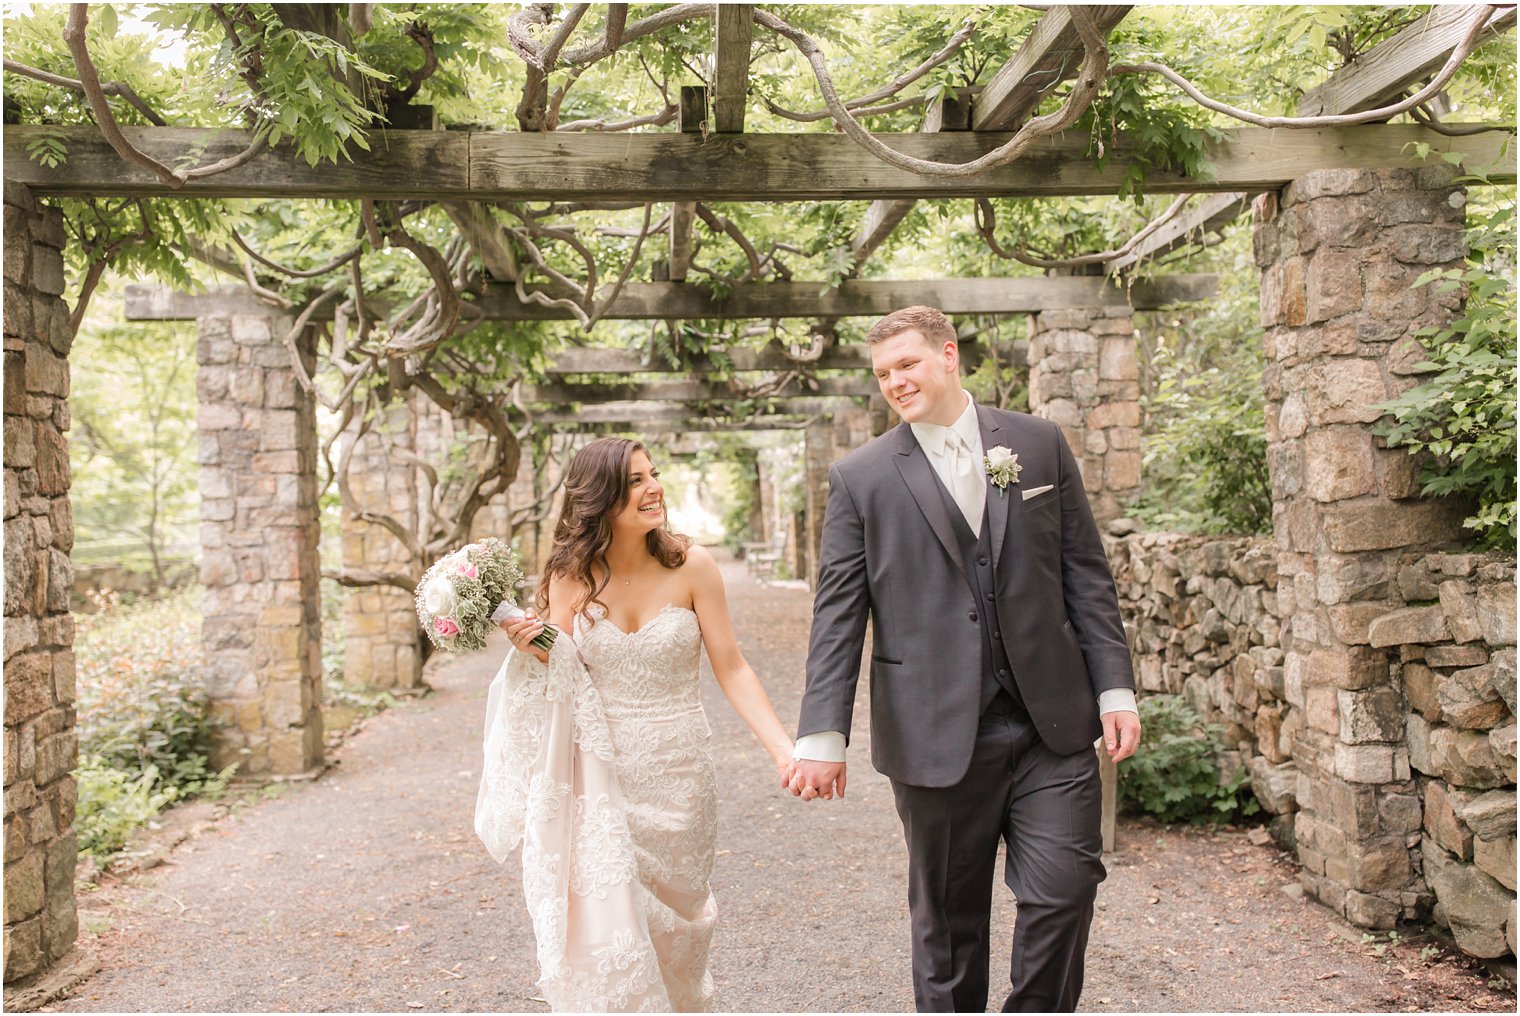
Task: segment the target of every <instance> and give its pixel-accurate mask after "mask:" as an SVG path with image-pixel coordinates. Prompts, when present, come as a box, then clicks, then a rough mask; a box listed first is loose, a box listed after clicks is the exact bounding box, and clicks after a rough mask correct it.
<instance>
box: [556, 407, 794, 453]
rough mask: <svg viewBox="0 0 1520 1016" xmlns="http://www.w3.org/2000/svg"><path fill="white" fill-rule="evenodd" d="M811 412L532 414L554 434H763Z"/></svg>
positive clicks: (785, 427) (788, 426)
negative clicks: (596, 417) (601, 417)
mask: <svg viewBox="0 0 1520 1016" xmlns="http://www.w3.org/2000/svg"><path fill="white" fill-rule="evenodd" d="M813 419H814V417H812V416H793V415H790V414H784V413H778V414H777V415H775V416H763V417H760V418H758V419H754V420H722V419H714V418H712V417H710V416H691V415H688V416H672V417H657V418H654V419H646V420H611V421H591V420H578V419H573V418H569V417H567V416H565V414H558V416H556V417H555V418H553V419H549V418H546V417H543V416H538V415H535V416H534V417H533V420H534V422H535V423H542V424H544V425H545V426H551V425H552V426H553V427H554V432H555V433H556V434H615V433H623V432H631V433H634V434H671V435H680V434H691V433H706V434H763V433H765V432H767V431H777V430H797V431H800V430H802V429H804V428H805V427H807V425H808V424H809V423H811V422H812V421H813ZM654 451H655V460H656V461H659V460H660V458H661V457H662V456H661V453H662V452H663V451H664V449H663V448H660V449H655V450H654Z"/></svg>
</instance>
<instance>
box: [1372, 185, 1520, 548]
mask: <svg viewBox="0 0 1520 1016" xmlns="http://www.w3.org/2000/svg"><path fill="white" fill-rule="evenodd" d="M1464 179H1475V178H1472V177H1468V178H1464ZM1476 179H1479V180H1480V181H1481V179H1482V178H1481V177H1478V178H1476ZM1468 222H1469V228H1468V245H1469V251H1470V253H1469V256H1468V263H1467V265H1466V266H1465V267H1464V268H1460V269H1458V268H1450V269H1445V270H1434V271H1430V272H1426V273H1425V274H1424V275H1422V276H1421V277H1420V278H1419V279H1418V280H1416V281H1415V287H1416V288H1418V287H1420V286H1431V287H1432V288H1433V290H1434V292H1435V293H1448V292H1451V291H1453V290H1457V289H1458V288H1459V287H1462V286H1466V287H1467V304H1466V307H1465V308H1464V311H1463V314H1462V316H1461V317H1459V318H1457V319H1456V320H1455V321H1453V322H1452V323H1451V324H1450V325H1448V326H1446V327H1445V328H1439V329H1438V328H1425V329H1422V330H1420V331H1419V332H1418V333H1416V334H1417V335H1418V336H1419V338H1420V340H1421V341H1422V342H1423V343H1424V345H1425V348H1426V349H1427V350H1428V351H1429V354H1430V355H1429V356H1428V357H1427V359H1426V360H1425V361H1424V362H1422V363H1421V364H1419V367H1420V368H1421V369H1423V370H1426V371H1431V372H1432V373H1434V375H1435V376H1434V377H1431V378H1430V379H1429V380H1427V381H1426V382H1425V383H1424V384H1421V385H1419V386H1417V387H1415V388H1411V389H1410V390H1409V391H1407V392H1405V393H1404V394H1403V395H1401V396H1399V397H1398V398H1396V399H1393V400H1392V401H1390V402H1388V403H1385V404H1384V405H1383V406H1382V408H1383V409H1384V410H1386V411H1387V412H1388V413H1389V414H1390V418H1389V419H1386V420H1384V421H1383V422H1382V423H1381V424H1380V425H1379V427H1378V433H1380V434H1382V435H1383V436H1385V437H1386V438H1387V439H1388V444H1389V446H1390V447H1406V448H1408V449H1409V453H1410V454H1411V455H1422V456H1424V458H1425V463H1424V468H1423V469H1422V470H1421V473H1420V492H1421V493H1422V494H1426V495H1430V496H1434V497H1447V496H1456V497H1461V498H1466V499H1469V500H1470V501H1472V502H1473V503H1475V505H1476V509H1475V510H1474V511H1473V512H1472V513H1471V514H1470V515H1469V516H1468V517H1467V519H1466V520H1465V521H1464V522H1463V523H1462V524H1463V525H1464V526H1465V527H1467V528H1468V529H1471V530H1473V531H1474V536H1475V537H1476V539H1477V541H1478V542H1479V543H1482V544H1485V545H1488V546H1494V547H1501V548H1504V549H1512V548H1513V547H1514V545H1515V533H1516V527H1515V449H1516V445H1515V392H1516V385H1515V351H1516V346H1515V327H1516V325H1515V321H1516V319H1515V204H1514V200H1513V198H1512V197H1510V198H1507V199H1506V198H1501V199H1500V202H1499V206H1498V207H1497V208H1496V209H1493V210H1487V211H1472V212H1470V213H1469V216H1468Z"/></svg>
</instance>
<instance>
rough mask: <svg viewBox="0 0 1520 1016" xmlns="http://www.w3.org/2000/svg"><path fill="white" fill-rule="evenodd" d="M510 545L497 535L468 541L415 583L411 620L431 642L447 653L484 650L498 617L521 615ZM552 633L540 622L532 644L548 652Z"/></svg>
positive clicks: (517, 572) (514, 558)
mask: <svg viewBox="0 0 1520 1016" xmlns="http://www.w3.org/2000/svg"><path fill="white" fill-rule="evenodd" d="M522 577H523V576H522V569H521V568H520V567H518V565H517V555H515V554H513V553H512V548H510V547H508V546H507V545H506V544H504V543H502V542H501V541H500V540H497V539H490V538H488V539H484V540H481V541H480V542H479V543H471V544H468V545H466V546H464V547H461V548H460V549H458V550H456V551H454V552H453V553H452V554H447V555H445V556H444V557H441V558H439V559H438V561H437V562H436V563H434V565H433V567H431V568H429V569H428V570H427V574H425V575H423V576H422V581H421V582H420V583H418V585H417V620H419V621H421V622H422V628H423V630H424V631H426V632H427V634H428V638H430V639H431V640H432V641H433V645H435V646H437V647H438V648H439V649H442V650H444V651H445V652H450V653H472V652H478V651H480V650H481V649H484V648H485V646H486V636H487V635H489V634H490V632H491V629H492V628H494V627H496V622H498V621H508V620H513V619H515V618H518V617H521V616H522V615H523V610H522V609H521V608H520V607H518V606H517V605H516V604H514V603H513V602H512V591H513V590H514V589H516V588H517V585H518V583H520V582H521V581H522ZM557 634H558V632H556V631H555V629H553V628H552V627H545V629H544V630H543V632H542V633H541V634H540V635H539V636H538V638H536V639H534V640H533V644H534V645H535V646H537V647H538V648H540V649H543V650H545V651H548V649H549V647H550V646H552V645H553V644H554V638H555V636H556V635H557Z"/></svg>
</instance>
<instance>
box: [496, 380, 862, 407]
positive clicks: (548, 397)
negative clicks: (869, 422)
mask: <svg viewBox="0 0 1520 1016" xmlns="http://www.w3.org/2000/svg"><path fill="white" fill-rule="evenodd" d="M877 391H878V388H877V385H876V382H875V381H874V380H872V379H870V378H868V377H829V378H815V379H812V380H811V381H809V382H807V383H806V384H805V383H804V382H803V381H802V380H801V379H793V380H792V381H790V382H788V383H787V384H785V385H782V386H780V387H778V388H777V390H775V391H774V392H772V393H770V394H768V395H766V396H764V397H763V399H762V401H765V402H770V401H772V400H787V401H795V400H797V399H816V398H820V397H826V396H838V397H843V398H857V399H868V398H870V397H871V396H872V395H875V394H876V393H877ZM517 398H518V399H519V401H521V402H523V403H525V404H547V405H555V406H565V405H570V404H579V405H581V406H594V405H603V404H606V403H615V402H714V401H716V402H734V401H738V400H743V399H755V398H757V397H756V396H752V395H746V394H745V393H744V392H742V391H735V390H734V389H733V387H732V386H730V385H729V384H728V383H727V382H725V381H707V380H703V379H700V378H687V379H683V380H679V381H675V380H672V381H663V380H662V381H619V382H614V383H611V384H608V383H599V384H571V383H567V382H553V383H550V384H537V385H532V384H525V385H523V386H522V387H521V388H519V389H518V391H517Z"/></svg>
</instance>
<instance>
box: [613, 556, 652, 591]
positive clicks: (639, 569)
mask: <svg viewBox="0 0 1520 1016" xmlns="http://www.w3.org/2000/svg"><path fill="white" fill-rule="evenodd" d="M648 566H649V561H648V559H647V558H646V559H645V561H644V563H643V564H641V565H639V566H638V567H637V568H635V569H634V570H633V574H632V575H629V576H628V577H627V578H626V579H622V578H618V577H617V576H616V575H614V574H612V565H610V564H609V565H608V566H607V577H608V578H609V579H617V581H619V582H621V583H622V584H623V587H624V588H627V587H628V586H631V585H633V580H634V579H636V578H638V577H639V575H641V574H642V573H643V571H644V569H645V568H647V567H648Z"/></svg>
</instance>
